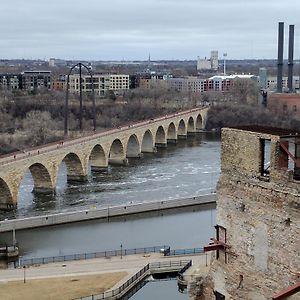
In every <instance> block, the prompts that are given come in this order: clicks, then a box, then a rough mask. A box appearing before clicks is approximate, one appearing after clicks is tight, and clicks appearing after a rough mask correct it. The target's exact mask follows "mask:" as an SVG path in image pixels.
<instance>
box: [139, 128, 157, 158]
mask: <svg viewBox="0 0 300 300" xmlns="http://www.w3.org/2000/svg"><path fill="white" fill-rule="evenodd" d="M154 151H155V148H154V141H153V136H152V133H151V131H150V130H147V131H146V132H145V134H144V136H143V141H142V152H144V153H152V152H154Z"/></svg>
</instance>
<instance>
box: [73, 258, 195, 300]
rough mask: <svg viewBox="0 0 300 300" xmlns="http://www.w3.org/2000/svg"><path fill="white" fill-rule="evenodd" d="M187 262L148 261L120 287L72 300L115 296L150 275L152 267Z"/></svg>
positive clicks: (156, 267)
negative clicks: (148, 262)
mask: <svg viewBox="0 0 300 300" xmlns="http://www.w3.org/2000/svg"><path fill="white" fill-rule="evenodd" d="M189 263H192V262H191V260H180V261H168V262H156V263H150V264H147V265H146V266H145V267H143V268H142V269H141V270H140V271H139V272H137V273H136V274H134V275H133V276H132V277H131V278H129V279H128V280H127V281H126V282H125V283H124V284H122V285H121V286H120V287H118V288H116V289H113V290H110V291H106V292H104V293H101V294H96V295H94V294H93V295H89V296H86V297H81V298H76V299H73V300H98V299H107V298H112V297H116V296H118V295H120V294H121V293H123V292H124V291H125V290H126V289H127V288H129V287H130V288H133V286H134V285H135V284H137V283H138V282H139V281H141V280H142V279H143V278H144V277H145V276H144V275H150V274H151V270H152V269H156V270H157V269H162V268H172V267H181V266H186V265H187V264H189ZM146 273H147V274H146ZM131 285H132V286H131ZM130 288H129V289H128V291H129V290H130ZM116 299H117V298H116Z"/></svg>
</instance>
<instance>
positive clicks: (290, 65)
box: [288, 25, 294, 92]
mask: <svg viewBox="0 0 300 300" xmlns="http://www.w3.org/2000/svg"><path fill="white" fill-rule="evenodd" d="M293 67H294V25H290V26H289V59H288V89H289V92H293Z"/></svg>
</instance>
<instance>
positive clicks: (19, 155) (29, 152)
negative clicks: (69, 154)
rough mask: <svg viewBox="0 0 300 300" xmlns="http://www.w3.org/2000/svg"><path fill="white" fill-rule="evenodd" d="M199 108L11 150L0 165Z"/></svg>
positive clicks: (1, 156) (3, 157)
mask: <svg viewBox="0 0 300 300" xmlns="http://www.w3.org/2000/svg"><path fill="white" fill-rule="evenodd" d="M201 108H202V109H203V107H197V108H192V109H189V110H182V111H177V112H175V113H172V114H168V115H164V116H159V117H156V118H153V119H151V120H146V121H145V120H142V121H138V122H128V123H124V124H120V126H117V127H113V128H110V129H108V130H105V131H104V130H99V131H96V132H92V133H88V134H84V135H81V136H80V137H74V138H68V139H63V140H57V141H55V142H52V143H49V144H45V145H41V146H37V147H31V148H27V149H25V150H23V151H17V152H12V153H9V154H4V155H0V165H1V164H6V163H10V162H13V161H18V160H21V159H24V158H28V157H32V156H37V155H40V154H45V153H48V152H50V151H53V150H56V149H58V148H63V147H67V146H72V145H73V144H77V143H78V142H80V141H82V142H86V141H89V140H92V139H95V138H96V137H102V136H107V135H109V134H112V133H114V132H117V131H120V130H127V129H131V128H132V127H135V128H136V127H140V126H144V125H146V124H149V123H153V122H156V121H160V120H165V119H170V118H174V117H176V116H180V115H185V114H188V113H192V112H194V111H198V110H199V109H201ZM49 147H50V148H49ZM5 158H7V159H5ZM1 160H2V161H1Z"/></svg>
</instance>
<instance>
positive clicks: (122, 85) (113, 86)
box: [69, 74, 129, 96]
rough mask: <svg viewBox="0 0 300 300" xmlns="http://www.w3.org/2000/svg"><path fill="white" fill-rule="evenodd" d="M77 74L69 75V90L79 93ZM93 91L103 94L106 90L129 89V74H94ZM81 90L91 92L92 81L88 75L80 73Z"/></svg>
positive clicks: (118, 90)
mask: <svg viewBox="0 0 300 300" xmlns="http://www.w3.org/2000/svg"><path fill="white" fill-rule="evenodd" d="M79 80H80V78H79V74H73V75H70V83H69V84H70V89H69V90H70V92H71V93H75V94H79V92H80V85H79ZM93 82H94V92H95V94H96V95H99V96H104V95H105V94H106V92H107V91H108V90H113V91H114V92H120V91H123V90H128V89H129V75H102V74H94V75H93ZM82 91H83V92H84V93H90V94H91V93H92V81H91V76H90V75H82Z"/></svg>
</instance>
